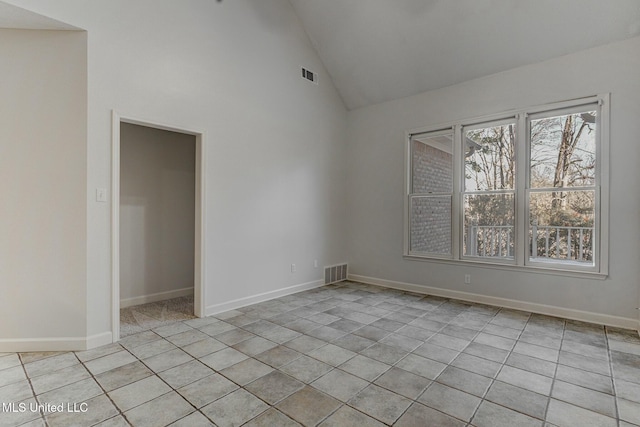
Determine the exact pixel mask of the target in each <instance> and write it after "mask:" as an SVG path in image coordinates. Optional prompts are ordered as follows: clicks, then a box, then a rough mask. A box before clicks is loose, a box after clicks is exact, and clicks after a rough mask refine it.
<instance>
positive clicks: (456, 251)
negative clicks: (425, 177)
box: [451, 125, 464, 259]
mask: <svg viewBox="0 0 640 427" xmlns="http://www.w3.org/2000/svg"><path fill="white" fill-rule="evenodd" d="M453 141H454V144H453V194H452V197H451V203H452V209H451V215H452V218H451V220H452V221H451V227H452V228H451V230H452V233H451V234H452V236H451V240H452V248H451V249H452V255H453V258H454V259H461V258H462V232H461V230H462V221H463V215H464V214H463V212H462V182H463V180H462V177H463V174H464V167H463V164H462V162H463V157H464V150H463V141H462V126H460V125H456V126H454V129H453Z"/></svg>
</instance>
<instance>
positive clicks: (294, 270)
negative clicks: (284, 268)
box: [291, 264, 296, 273]
mask: <svg viewBox="0 0 640 427" xmlns="http://www.w3.org/2000/svg"><path fill="white" fill-rule="evenodd" d="M291 272H292V273H295V272H296V265H295V264H291Z"/></svg>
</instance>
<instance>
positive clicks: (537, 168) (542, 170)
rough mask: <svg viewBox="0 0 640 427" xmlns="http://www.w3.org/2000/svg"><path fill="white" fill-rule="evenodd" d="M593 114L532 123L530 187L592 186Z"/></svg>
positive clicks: (594, 127)
mask: <svg viewBox="0 0 640 427" xmlns="http://www.w3.org/2000/svg"><path fill="white" fill-rule="evenodd" d="M595 169H596V112H595V111H586V112H583V113H575V114H568V115H564V116H556V117H547V118H544V119H539V120H532V121H531V188H550V187H587V186H592V185H595Z"/></svg>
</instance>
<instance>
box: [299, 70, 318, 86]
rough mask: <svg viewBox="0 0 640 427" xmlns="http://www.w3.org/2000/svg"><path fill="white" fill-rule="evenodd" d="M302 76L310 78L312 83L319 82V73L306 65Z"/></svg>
mask: <svg viewBox="0 0 640 427" xmlns="http://www.w3.org/2000/svg"><path fill="white" fill-rule="evenodd" d="M302 78H303V79H306V80H309V81H310V82H311V83H314V84H318V73H314V72H313V71H310V70H307V69H306V68H304V67H302Z"/></svg>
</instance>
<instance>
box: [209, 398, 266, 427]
mask: <svg viewBox="0 0 640 427" xmlns="http://www.w3.org/2000/svg"><path fill="white" fill-rule="evenodd" d="M267 409H269V406H268V405H267V404H266V403H264V402H263V401H262V400H260V399H258V398H257V397H255V396H254V395H252V394H251V393H249V392H248V391H246V390H243V389H240V390H236V391H234V392H233V393H231V394H228V395H226V396H225V397H223V398H221V399H219V400H216V401H215V402H213V403H210V404H209V405H207V406H205V407H203V408H202V409H201V411H202V413H203V414H205V415H206V416H207V417H208V418H209V419H211V420H212V421H213V422H214V423H215V424H216V425H218V426H219V427H232V426H239V425H242V424H244V423H245V422H247V421H249V420H250V419H252V418H254V417H256V416H258V415H259V414H260V413H262V412H264V411H266V410H267Z"/></svg>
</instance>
